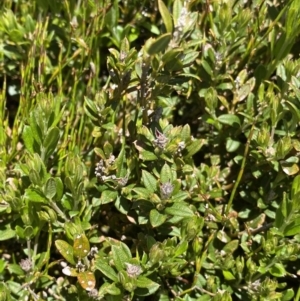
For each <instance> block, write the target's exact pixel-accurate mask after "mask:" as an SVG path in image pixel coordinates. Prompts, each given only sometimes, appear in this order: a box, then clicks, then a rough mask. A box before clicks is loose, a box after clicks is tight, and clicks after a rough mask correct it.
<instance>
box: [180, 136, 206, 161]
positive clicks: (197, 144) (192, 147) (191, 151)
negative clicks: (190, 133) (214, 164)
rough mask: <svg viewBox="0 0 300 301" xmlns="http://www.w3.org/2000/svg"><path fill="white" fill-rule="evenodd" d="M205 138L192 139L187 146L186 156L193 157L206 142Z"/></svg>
mask: <svg viewBox="0 0 300 301" xmlns="http://www.w3.org/2000/svg"><path fill="white" fill-rule="evenodd" d="M205 143H206V142H205V140H204V139H201V140H198V139H195V140H193V141H192V143H190V144H189V145H188V146H187V147H186V150H187V154H184V157H187V158H189V157H192V156H193V155H195V154H196V153H197V152H198V151H199V150H200V149H201V148H202V146H203V145H204V144H205Z"/></svg>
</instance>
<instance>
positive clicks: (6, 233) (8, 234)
mask: <svg viewBox="0 0 300 301" xmlns="http://www.w3.org/2000/svg"><path fill="white" fill-rule="evenodd" d="M5 228H6V229H5V230H0V241H4V240H8V239H11V238H14V237H15V236H16V232H15V231H14V230H12V229H11V228H10V225H6V226H5Z"/></svg>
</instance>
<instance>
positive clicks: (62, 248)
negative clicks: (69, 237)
mask: <svg viewBox="0 0 300 301" xmlns="http://www.w3.org/2000/svg"><path fill="white" fill-rule="evenodd" d="M55 246H56V248H57V250H58V251H59V253H60V254H61V255H62V256H63V257H64V258H65V260H66V261H67V262H69V263H71V264H72V265H75V264H76V263H75V260H74V256H73V248H72V246H70V245H69V244H68V243H67V242H65V241H64V240H56V241H55Z"/></svg>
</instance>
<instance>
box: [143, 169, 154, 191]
mask: <svg viewBox="0 0 300 301" xmlns="http://www.w3.org/2000/svg"><path fill="white" fill-rule="evenodd" d="M142 179H143V183H144V185H145V187H146V188H147V190H148V191H150V192H154V191H155V190H156V186H157V180H156V179H155V178H154V176H152V175H151V174H150V173H149V172H148V171H146V170H143V171H142Z"/></svg>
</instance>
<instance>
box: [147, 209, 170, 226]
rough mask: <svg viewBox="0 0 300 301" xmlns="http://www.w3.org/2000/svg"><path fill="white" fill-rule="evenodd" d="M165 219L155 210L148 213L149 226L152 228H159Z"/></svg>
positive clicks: (164, 216) (165, 217)
mask: <svg viewBox="0 0 300 301" xmlns="http://www.w3.org/2000/svg"><path fill="white" fill-rule="evenodd" d="M166 219H167V216H166V215H164V214H160V213H159V212H158V211H157V210H156V209H152V210H151V211H150V224H151V226H152V227H153V228H156V227H159V226H160V225H162V224H163V223H164V222H165V221H166Z"/></svg>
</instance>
